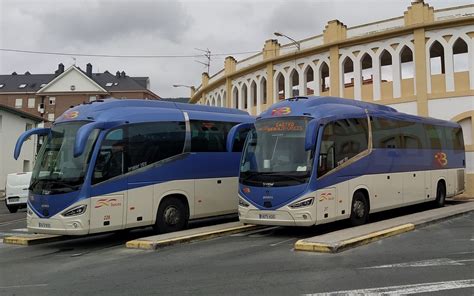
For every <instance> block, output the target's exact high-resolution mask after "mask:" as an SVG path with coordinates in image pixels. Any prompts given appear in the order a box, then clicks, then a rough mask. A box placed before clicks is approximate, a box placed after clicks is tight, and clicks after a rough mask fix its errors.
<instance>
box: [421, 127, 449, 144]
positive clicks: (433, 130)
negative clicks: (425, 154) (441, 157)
mask: <svg viewBox="0 0 474 296" xmlns="http://www.w3.org/2000/svg"><path fill="white" fill-rule="evenodd" d="M425 130H426V135H427V138H428V145H429V146H428V147H429V148H431V149H439V150H441V149H443V147H446V142H445V138H444V132H443V127H441V126H435V125H432V124H425Z"/></svg>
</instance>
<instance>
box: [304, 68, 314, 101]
mask: <svg viewBox="0 0 474 296" xmlns="http://www.w3.org/2000/svg"><path fill="white" fill-rule="evenodd" d="M303 69H304V70H303V94H302V95H306V96H309V95H314V93H315V89H316V86H315V84H316V82H315V75H314V74H315V72H316V71H315V70H314V66H312V65H311V64H306V65H304V66H303Z"/></svg>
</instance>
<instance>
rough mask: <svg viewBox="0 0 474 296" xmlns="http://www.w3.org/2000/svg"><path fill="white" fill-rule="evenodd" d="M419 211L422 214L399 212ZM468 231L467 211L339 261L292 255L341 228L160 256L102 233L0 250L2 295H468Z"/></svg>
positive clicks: (230, 240) (203, 244)
mask: <svg viewBox="0 0 474 296" xmlns="http://www.w3.org/2000/svg"><path fill="white" fill-rule="evenodd" d="M417 210H420V208H419V207H415V208H409V209H405V211H407V212H410V211H415V212H416V211H417ZM386 215H387V216H390V215H393V212H389V213H386ZM373 219H383V217H380V216H375V217H374V218H373ZM473 225H474V214H473V213H470V214H467V215H464V216H460V217H457V218H453V219H449V220H446V221H443V222H440V223H436V224H432V225H429V226H427V227H424V228H421V229H416V230H415V231H413V232H409V233H405V234H402V235H398V236H394V237H390V238H387V239H384V240H381V241H378V242H376V243H373V244H370V245H365V246H361V247H358V248H355V249H350V250H348V251H346V252H344V253H339V254H317V253H307V252H295V251H294V250H293V249H292V248H293V245H294V243H295V241H296V240H298V239H299V238H303V237H308V236H312V235H315V234H318V233H319V234H322V233H327V232H330V231H334V229H338V228H344V227H346V225H345V224H344V223H334V224H331V225H325V226H323V227H313V228H290V227H267V228H264V229H259V230H253V231H249V232H246V233H238V234H233V235H229V236H225V237H220V238H214V239H211V240H207V241H200V242H194V243H187V244H181V245H175V246H172V247H168V248H164V249H161V250H160V251H159V252H154V251H151V252H150V251H142V250H132V249H126V248H124V247H123V244H124V242H125V241H126V240H127V239H130V235H132V236H133V235H136V233H135V232H137V231H132V232H131V233H130V234H128V235H126V236H125V237H121V235H120V234H104V235H98V236H91V237H84V238H76V239H73V240H68V241H63V242H55V243H48V244H45V245H38V246H32V247H18V246H9V245H3V244H0V266H2V268H0V289H1V290H0V291H1V293H0V294H2V295H14V294H15V295H30V294H32V293H34V294H35V295H64V291H68V292H67V293H68V294H72V295H88V294H100V295H155V294H160V295H178V294H179V295H183V294H193V295H194V294H205V295H223V294H224V295H242V294H246V295H256V294H259V295H298V294H311V293H315V294H316V295H318V293H325V292H334V293H337V292H338V291H342V292H343V294H345V293H346V292H347V293H349V292H350V293H359V292H361V291H362V292H363V293H382V292H384V291H388V292H390V293H401V292H400V291H402V292H403V293H405V292H407V293H412V292H413V293H414V292H417V293H423V292H430V293H434V294H435V295H472V294H473V293H474V288H473V287H474V248H473V244H474V237H473ZM143 231H145V232H146V230H143ZM142 234H143V233H139V235H142ZM19 274H21V275H22V276H21V277H19V276H18V275H19ZM394 291H395V292H394ZM435 291H438V292H435ZM334 295H337V294H334Z"/></svg>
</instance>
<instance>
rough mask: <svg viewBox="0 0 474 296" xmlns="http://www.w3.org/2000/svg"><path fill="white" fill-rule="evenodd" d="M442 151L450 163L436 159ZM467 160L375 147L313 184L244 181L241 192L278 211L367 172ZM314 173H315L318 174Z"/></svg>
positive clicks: (458, 154)
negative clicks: (274, 184)
mask: <svg viewBox="0 0 474 296" xmlns="http://www.w3.org/2000/svg"><path fill="white" fill-rule="evenodd" d="M439 152H443V153H446V158H447V160H448V163H447V164H446V166H444V167H443V166H441V165H440V164H439V163H438V162H437V160H436V159H435V155H436V154H437V153H439ZM464 163H465V155H464V151H462V150H459V151H454V150H444V151H440V150H428V149H426V150H418V149H373V150H372V153H370V154H369V155H368V156H366V157H364V158H362V159H360V160H359V161H357V162H354V163H353V164H350V165H348V166H347V167H345V168H343V169H341V170H339V171H337V172H334V173H332V174H330V175H327V176H326V177H322V178H320V179H319V180H316V179H315V178H314V177H313V178H312V180H311V181H310V183H309V184H303V185H296V186H285V187H254V186H247V185H242V184H240V185H239V193H240V195H241V196H243V197H244V198H245V199H246V200H247V201H248V202H250V203H251V204H252V205H254V206H255V207H257V208H258V209H260V210H276V209H278V208H281V207H282V206H285V205H287V204H290V203H291V202H293V201H294V200H296V199H298V198H299V197H301V196H303V195H304V194H307V193H310V192H314V191H316V190H318V189H322V188H326V187H330V186H334V185H336V184H338V183H342V182H346V181H349V180H351V179H354V178H357V177H360V176H363V175H373V174H383V173H401V172H412V171H427V170H437V169H455V168H464V166H465V165H464ZM313 171H314V168H313ZM312 176H315V173H313V174H312ZM244 187H248V188H249V189H250V192H249V193H244V192H243V191H242V189H243V188H244ZM263 196H272V207H269V208H267V207H265V206H264V200H263Z"/></svg>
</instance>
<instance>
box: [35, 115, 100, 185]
mask: <svg viewBox="0 0 474 296" xmlns="http://www.w3.org/2000/svg"><path fill="white" fill-rule="evenodd" d="M86 123H87V122H70V123H62V124H58V125H54V126H53V127H52V128H51V134H50V135H49V136H48V137H46V139H45V143H44V144H43V146H42V147H41V150H40V152H39V153H38V157H37V159H36V164H35V167H34V169H33V175H32V178H31V185H30V190H31V191H32V192H33V193H34V194H60V193H67V192H72V191H76V190H79V189H80V188H81V185H82V184H83V183H84V176H85V175H86V171H87V167H88V164H89V161H90V156H91V152H92V149H93V147H94V144H95V142H96V140H97V136H98V134H99V131H98V130H94V131H93V132H92V133H91V135H90V136H89V138H88V140H87V144H86V147H85V149H84V152H83V153H82V155H80V156H78V157H74V155H73V149H74V141H75V138H76V133H77V130H78V129H79V128H80V127H81V126H83V125H84V124H86Z"/></svg>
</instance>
